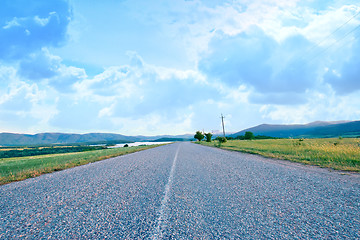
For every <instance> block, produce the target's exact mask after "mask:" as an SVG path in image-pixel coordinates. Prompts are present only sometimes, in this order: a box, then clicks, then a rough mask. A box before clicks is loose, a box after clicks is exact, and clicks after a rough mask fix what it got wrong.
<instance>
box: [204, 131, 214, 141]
mask: <svg viewBox="0 0 360 240" xmlns="http://www.w3.org/2000/svg"><path fill="white" fill-rule="evenodd" d="M212 136H213V135H212V133H206V134H205V137H206V142H211V138H212Z"/></svg>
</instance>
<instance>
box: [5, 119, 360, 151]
mask: <svg viewBox="0 0 360 240" xmlns="http://www.w3.org/2000/svg"><path fill="white" fill-rule="evenodd" d="M247 131H249V132H253V133H254V134H255V135H264V136H270V137H280V138H289V137H293V138H302V137H303V138H326V137H339V136H342V137H359V136H360V121H337V122H321V121H317V122H312V123H308V124H290V125H275V124H261V125H258V126H256V127H252V128H248V129H245V130H242V131H240V132H237V133H233V134H231V135H229V136H231V137H236V136H239V135H244V134H245V132H247ZM214 136H215V135H214ZM193 137H194V135H192V134H184V135H176V136H173V135H160V136H151V137H148V136H125V135H121V134H112V133H88V134H71V133H39V134H16V133H0V146H29V145H49V144H101V143H104V144H117V143H129V142H141V141H154V142H159V141H187V140H191V139H193Z"/></svg>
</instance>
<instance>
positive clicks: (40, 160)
mask: <svg viewBox="0 0 360 240" xmlns="http://www.w3.org/2000/svg"><path fill="white" fill-rule="evenodd" d="M156 146H159V145H151V146H138V147H127V148H109V149H103V150H94V151H86V152H76V153H62V154H49V155H38V156H28V157H16V158H3V159H0V185H1V184H5V183H9V182H13V181H19V180H24V179H26V178H31V177H36V176H39V175H41V174H44V173H50V172H54V171H58V170H62V169H66V168H71V167H75V166H80V165H84V164H87V163H91V162H96V161H99V160H103V159H107V158H111V157H116V156H120V155H124V154H128V153H133V152H137V151H141V150H145V149H149V148H153V147H156Z"/></svg>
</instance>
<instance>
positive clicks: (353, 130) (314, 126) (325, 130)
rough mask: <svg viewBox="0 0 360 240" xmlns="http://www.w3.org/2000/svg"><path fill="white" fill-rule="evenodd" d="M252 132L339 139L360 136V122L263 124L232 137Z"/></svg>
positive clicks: (279, 135) (280, 135)
mask: <svg viewBox="0 0 360 240" xmlns="http://www.w3.org/2000/svg"><path fill="white" fill-rule="evenodd" d="M247 131H250V132H253V133H254V134H255V135H266V136H271V137H282V138H288V137H295V138H297V137H308V138H315V137H338V136H355V137H356V136H360V121H352V122H350V121H338V122H320V121H318V122H312V123H309V124H290V125H272V124H261V125H258V126H256V127H252V128H248V129H245V130H242V131H240V132H237V133H234V134H233V135H232V136H234V137H236V136H238V135H244V134H245V132H247Z"/></svg>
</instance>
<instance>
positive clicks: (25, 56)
mask: <svg viewBox="0 0 360 240" xmlns="http://www.w3.org/2000/svg"><path fill="white" fill-rule="evenodd" d="M24 6H27V7H24ZM103 12H107V13H108V14H103ZM96 13H98V14H96ZM359 24H360V5H359V3H358V2H357V1H350V0H349V1H331V2H329V1H317V2H313V1H295V0H294V1H265V0H264V1H262V0H258V1H185V0H184V1H176V3H174V4H171V5H169V4H166V3H165V2H163V1H154V2H152V3H151V4H150V5H149V3H148V2H146V1H136V2H134V1H119V2H117V3H112V2H106V3H105V2H104V3H101V4H100V3H97V4H95V6H94V7H91V6H89V4H88V2H86V1H63V0H56V1H51V3H50V2H49V1H36V3H35V2H31V3H30V2H28V1H25V0H16V1H8V0H5V1H2V2H1V7H0V126H1V128H0V131H12V132H30V133H32V132H45V131H61V132H117V133H122V134H131V135H137V134H142V135H155V134H182V133H188V132H190V133H191V132H194V131H195V130H199V129H201V130H202V129H204V130H206V131H212V130H218V129H221V121H220V118H219V116H220V114H221V113H223V114H225V116H226V118H225V121H226V122H225V124H226V128H227V129H228V130H230V131H238V130H241V129H244V128H246V127H251V126H254V125H256V124H261V123H264V122H266V123H304V122H310V121H315V120H342V119H350V120H355V119H358V118H359V117H360V111H359V110H358V105H359V103H360V97H359V96H360V95H359V90H360V81H359V78H358V76H359V73H360V72H359V69H360V58H359V56H358V54H357V53H358V52H359V51H360V40H359V38H360V29H359V28H360V27H359ZM94 69H96V70H94ZM90 73H91V74H90Z"/></svg>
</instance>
